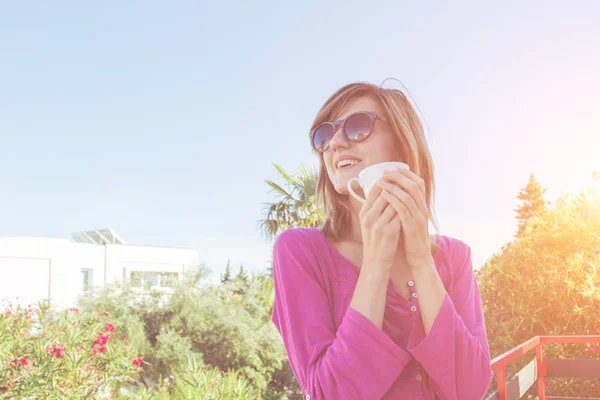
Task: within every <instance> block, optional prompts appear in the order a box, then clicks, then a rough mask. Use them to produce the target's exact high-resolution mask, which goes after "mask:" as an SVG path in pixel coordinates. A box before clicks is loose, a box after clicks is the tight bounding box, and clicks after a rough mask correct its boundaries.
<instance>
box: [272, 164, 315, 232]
mask: <svg viewBox="0 0 600 400" xmlns="http://www.w3.org/2000/svg"><path fill="white" fill-rule="evenodd" d="M273 165H274V166H275V168H276V169H277V171H278V172H279V174H280V175H281V176H282V177H283V179H284V186H285V188H284V187H282V186H281V185H279V184H277V183H275V182H273V181H270V180H266V181H265V182H267V184H268V185H269V186H270V187H271V190H270V192H275V193H276V194H277V196H278V200H277V201H276V202H274V203H266V204H265V205H264V207H263V215H264V219H263V220H261V221H260V229H261V233H262V234H263V236H265V237H266V238H267V239H269V240H273V239H274V238H275V237H276V236H277V235H278V234H279V233H280V232H282V231H284V230H285V229H288V228H309V227H316V226H319V225H320V224H321V223H322V222H323V215H322V213H321V212H320V211H319V210H318V209H317V204H316V188H317V177H318V173H317V170H316V168H314V167H305V166H304V165H301V166H300V168H298V171H297V172H296V173H295V174H294V175H290V174H288V173H287V172H285V171H284V170H283V168H281V167H280V166H279V165H277V164H275V163H273Z"/></svg>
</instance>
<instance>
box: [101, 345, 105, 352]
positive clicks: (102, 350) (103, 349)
mask: <svg viewBox="0 0 600 400" xmlns="http://www.w3.org/2000/svg"><path fill="white" fill-rule="evenodd" d="M105 351H106V346H105V345H102V346H100V353H104V352H105Z"/></svg>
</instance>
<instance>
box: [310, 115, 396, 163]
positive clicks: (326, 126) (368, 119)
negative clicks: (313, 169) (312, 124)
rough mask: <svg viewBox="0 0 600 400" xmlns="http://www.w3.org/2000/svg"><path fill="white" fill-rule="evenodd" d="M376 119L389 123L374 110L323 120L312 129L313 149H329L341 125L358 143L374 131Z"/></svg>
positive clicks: (349, 137)
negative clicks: (333, 119) (330, 120)
mask: <svg viewBox="0 0 600 400" xmlns="http://www.w3.org/2000/svg"><path fill="white" fill-rule="evenodd" d="M376 120H380V121H382V122H383V123H387V122H386V120H385V119H384V118H383V117H382V116H381V115H379V114H377V113H376V112H373V111H359V112H355V113H353V114H350V115H348V116H347V117H346V118H344V119H340V120H337V121H334V122H323V123H322V124H320V125H319V126H317V127H316V128H315V129H313V130H312V131H310V141H311V144H312V146H313V149H315V150H316V151H318V152H319V153H323V152H325V151H327V150H329V143H330V142H331V139H333V137H334V136H335V133H336V132H337V130H338V128H339V127H340V126H341V127H342V133H343V134H344V136H346V138H347V139H348V140H350V141H351V142H355V143H358V142H362V141H363V140H367V139H368V138H369V136H371V133H373V128H375V121H376Z"/></svg>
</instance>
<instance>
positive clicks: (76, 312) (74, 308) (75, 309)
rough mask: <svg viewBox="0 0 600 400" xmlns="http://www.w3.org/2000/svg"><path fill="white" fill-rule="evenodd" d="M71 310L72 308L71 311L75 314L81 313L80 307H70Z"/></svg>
mask: <svg viewBox="0 0 600 400" xmlns="http://www.w3.org/2000/svg"><path fill="white" fill-rule="evenodd" d="M69 310H70V311H73V312H74V313H75V314H78V313H79V309H78V308H76V307H73V308H69Z"/></svg>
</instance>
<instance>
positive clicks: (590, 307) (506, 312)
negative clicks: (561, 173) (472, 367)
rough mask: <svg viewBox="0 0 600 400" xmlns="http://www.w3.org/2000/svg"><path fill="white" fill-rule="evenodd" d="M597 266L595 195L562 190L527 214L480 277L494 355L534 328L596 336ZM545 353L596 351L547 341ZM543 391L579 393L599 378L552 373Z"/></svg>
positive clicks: (599, 221)
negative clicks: (566, 377)
mask: <svg viewBox="0 0 600 400" xmlns="http://www.w3.org/2000/svg"><path fill="white" fill-rule="evenodd" d="M599 267H600V198H599V196H598V194H594V193H592V192H588V193H582V194H580V195H576V196H575V195H565V196H563V197H562V198H561V199H559V200H558V201H557V202H556V205H555V206H554V207H552V208H549V209H548V210H546V211H545V212H543V213H540V214H537V213H536V215H534V216H531V217H530V218H529V219H528V221H527V222H526V223H525V225H524V228H523V230H522V233H521V234H520V235H519V236H518V237H517V238H516V239H515V240H514V241H513V242H511V243H509V244H507V245H506V246H505V247H504V248H503V249H502V252H501V253H499V254H496V255H494V256H493V257H492V258H491V259H490V260H489V262H488V263H487V264H486V265H485V267H484V268H483V269H482V271H481V274H480V276H479V277H478V279H479V285H480V289H481V294H482V299H483V306H484V312H485V318H486V324H487V332H488V339H489V342H490V347H491V351H492V357H495V356H498V355H500V354H502V353H504V352H505V351H508V350H510V349H511V348H513V347H515V346H517V345H518V344H520V343H522V342H525V341H526V340H528V339H530V338H531V337H533V336H537V335H550V336H551V335H595V334H596V335H597V334H598V332H600V319H599V318H598V315H600V271H599ZM544 353H545V356H546V357H559V358H562V357H565V358H577V357H594V358H597V357H598V355H599V353H598V352H597V351H596V350H595V347H592V348H589V347H587V346H586V345H552V346H545V347H544ZM526 361H527V360H523V361H522V362H521V363H519V364H517V365H515V368H520V367H521V366H522V365H523V364H524V363H525V362H526ZM513 372H514V371H513ZM547 391H548V394H553V393H554V394H556V395H558V394H560V395H562V396H567V395H571V396H585V395H587V394H592V393H594V394H597V393H600V384H599V382H596V381H584V382H582V383H577V384H575V383H574V382H572V381H571V380H562V379H561V380H559V379H555V380H553V381H552V382H551V384H550V386H549V387H548V389H547Z"/></svg>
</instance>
